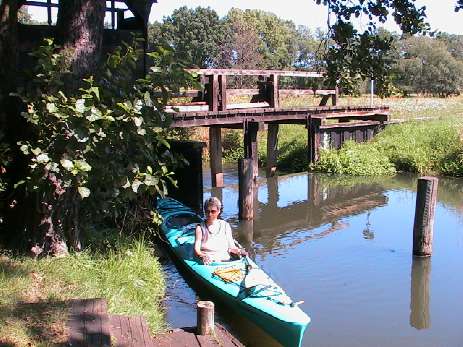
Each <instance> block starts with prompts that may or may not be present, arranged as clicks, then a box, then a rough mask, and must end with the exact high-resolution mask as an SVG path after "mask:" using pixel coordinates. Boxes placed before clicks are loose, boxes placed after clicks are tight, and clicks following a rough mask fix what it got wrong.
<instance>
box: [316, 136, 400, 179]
mask: <svg viewBox="0 0 463 347" xmlns="http://www.w3.org/2000/svg"><path fill="white" fill-rule="evenodd" d="M312 169H313V170H314V171H320V172H327V173H332V174H347V175H353V176H374V175H377V176H379V175H393V174H395V172H396V170H395V168H394V165H393V164H392V163H391V162H390V161H389V158H388V157H387V155H386V154H385V153H384V152H383V151H381V150H380V149H379V148H377V147H376V146H374V145H372V144H370V143H367V144H358V143H355V142H353V141H347V142H346V143H344V145H343V146H342V148H341V149H340V150H322V151H321V153H320V160H319V161H318V162H317V163H316V164H315V165H313V166H312Z"/></svg>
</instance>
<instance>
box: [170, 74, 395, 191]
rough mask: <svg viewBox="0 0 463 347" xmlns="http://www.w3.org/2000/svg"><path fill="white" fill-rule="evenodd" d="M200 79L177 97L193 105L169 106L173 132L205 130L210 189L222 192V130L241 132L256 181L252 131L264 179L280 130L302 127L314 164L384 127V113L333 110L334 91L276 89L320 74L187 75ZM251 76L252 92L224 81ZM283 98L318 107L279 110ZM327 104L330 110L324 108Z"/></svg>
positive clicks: (271, 169)
mask: <svg viewBox="0 0 463 347" xmlns="http://www.w3.org/2000/svg"><path fill="white" fill-rule="evenodd" d="M192 72H195V73H197V74H199V75H200V76H201V83H202V84H201V85H202V87H201V89H200V90H189V91H184V92H182V93H178V94H176V95H175V96H177V97H192V98H193V101H192V102H188V103H186V104H185V103H184V104H177V105H175V106H170V107H169V109H168V110H170V112H172V117H173V122H172V124H171V126H172V127H180V128H182V127H183V128H185V127H194V126H203V127H209V153H210V159H211V161H210V162H211V176H212V185H213V186H218V187H220V186H223V173H222V143H221V141H222V140H221V128H241V129H243V130H244V152H245V157H246V158H252V159H253V162H254V173H255V174H254V175H255V176H256V175H257V131H258V130H259V129H264V128H267V129H268V133H267V176H273V174H274V172H275V170H276V160H277V147H278V141H277V136H278V126H279V124H303V125H304V126H306V128H307V129H308V139H309V141H308V148H309V151H308V157H309V160H310V161H311V162H314V161H316V160H318V157H319V149H320V147H327V146H330V147H333V148H339V147H340V146H341V145H342V143H343V142H344V141H346V140H354V141H357V142H361V141H367V140H369V139H371V138H372V137H373V136H374V134H376V133H377V132H378V131H379V130H380V129H382V128H383V127H384V125H385V124H387V123H388V121H389V116H388V115H389V109H388V108H387V107H366V106H359V107H341V106H336V101H337V89H336V88H334V89H323V90H319V89H315V88H313V89H302V90H301V89H298V90H296V89H280V88H279V78H281V77H284V78H286V77H291V78H301V77H302V78H320V77H323V75H322V74H320V73H315V72H304V71H281V70H236V69H230V70H225V69H203V70H200V69H199V70H192ZM228 76H233V78H236V77H240V78H241V77H243V76H254V78H258V81H257V84H258V88H257V89H229V88H228V85H227V77H228ZM230 95H235V96H236V95H247V96H250V97H251V102H250V103H245V104H231V103H229V102H228V98H229V96H230ZM282 95H320V96H321V100H320V103H319V105H318V106H305V107H301V108H284V107H281V101H282V100H280V96H282ZM330 99H331V103H332V104H333V106H327V103H328V101H329V100H330Z"/></svg>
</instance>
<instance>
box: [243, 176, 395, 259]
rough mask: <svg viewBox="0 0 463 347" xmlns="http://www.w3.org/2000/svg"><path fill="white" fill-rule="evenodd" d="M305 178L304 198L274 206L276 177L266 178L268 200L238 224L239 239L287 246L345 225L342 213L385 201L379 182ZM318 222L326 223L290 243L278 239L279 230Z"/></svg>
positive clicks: (365, 209)
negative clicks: (327, 181) (343, 182)
mask: <svg viewBox="0 0 463 347" xmlns="http://www.w3.org/2000/svg"><path fill="white" fill-rule="evenodd" d="M308 180H309V182H308V183H309V184H308V187H309V189H308V199H307V201H304V202H296V203H294V204H291V205H288V206H285V207H278V205H277V203H278V200H279V194H278V178H269V179H267V188H268V202H267V203H266V204H263V203H260V204H259V206H258V208H259V214H258V215H257V217H256V218H255V219H254V220H253V221H252V222H243V223H242V224H241V227H240V234H241V239H242V240H244V241H245V243H246V244H248V245H249V244H250V242H251V241H252V238H253V237H256V236H258V238H259V243H261V244H262V245H263V246H264V248H265V249H266V250H269V249H272V250H277V249H281V248H291V247H293V246H295V245H296V244H298V243H302V242H304V241H306V240H308V239H313V238H321V237H324V236H326V235H328V234H331V233H333V232H335V231H338V230H341V229H343V228H344V227H345V226H346V225H345V224H343V223H342V222H341V221H340V220H341V219H342V218H343V217H347V216H352V215H357V214H362V213H366V212H368V211H370V210H372V209H374V208H376V207H380V206H384V205H386V203H387V197H386V196H385V195H384V194H383V192H384V188H383V187H382V186H381V185H379V184H374V183H372V184H358V185H355V186H351V187H348V186H342V185H337V186H328V185H322V183H321V182H320V177H319V176H318V175H309V176H308ZM256 200H257V199H256ZM322 225H329V226H328V227H327V228H326V230H324V231H322V232H320V233H318V234H314V233H304V235H305V236H301V237H299V238H295V239H294V241H292V242H290V243H287V242H285V243H284V244H282V243H281V242H280V241H279V237H278V236H279V235H281V234H284V233H288V232H293V231H298V230H304V231H307V230H312V229H316V228H318V227H320V226H322Z"/></svg>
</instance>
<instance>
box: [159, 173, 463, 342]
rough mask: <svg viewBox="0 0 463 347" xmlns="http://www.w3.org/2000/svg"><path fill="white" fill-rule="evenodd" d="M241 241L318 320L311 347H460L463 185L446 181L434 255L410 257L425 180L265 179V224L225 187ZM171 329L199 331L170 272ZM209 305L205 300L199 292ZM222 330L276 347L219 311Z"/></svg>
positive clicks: (231, 181) (233, 184)
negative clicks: (243, 218)
mask: <svg viewBox="0 0 463 347" xmlns="http://www.w3.org/2000/svg"><path fill="white" fill-rule="evenodd" d="M204 179H205V182H204V184H205V187H206V192H205V198H206V197H208V196H210V195H211V194H212V195H214V196H218V197H219V198H221V199H222V200H223V202H224V213H223V215H222V217H223V218H224V219H226V220H227V221H229V222H230V223H231V225H232V228H233V230H234V234H235V237H236V238H237V239H238V240H239V241H240V242H241V243H242V244H243V246H245V247H246V248H247V249H248V250H249V251H250V253H251V255H252V257H253V258H255V261H256V262H257V264H259V265H260V266H261V267H262V268H263V269H264V270H265V271H266V272H267V273H268V274H269V275H270V276H271V277H272V278H273V279H274V280H275V281H276V282H277V283H279V284H280V285H281V286H282V287H283V288H284V289H285V290H286V291H287V293H288V294H289V295H290V296H291V297H292V298H293V300H295V301H298V300H304V303H303V304H302V305H301V307H302V309H303V310H304V311H305V312H307V314H308V315H309V316H310V317H311V318H312V323H311V324H310V325H309V327H308V329H307V331H306V333H305V336H304V342H303V345H304V346H313V347H318V346H345V347H350V346H352V347H353V346H452V347H453V346H456V347H458V346H462V347H463V329H462V327H461V325H462V324H461V321H462V318H463V180H461V179H443V178H442V179H440V181H439V194H438V205H437V209H436V216H435V224H434V244H433V256H432V257H431V258H430V259H414V258H413V256H412V235H413V219H414V211H415V199H416V177H414V176H405V175H399V176H396V177H394V178H381V179H365V178H362V179H358V178H357V179H352V178H348V177H337V178H332V177H331V178H330V177H328V176H323V175H307V174H296V175H288V176H281V177H278V178H275V179H269V180H268V181H267V180H266V179H261V180H259V189H258V192H257V198H258V204H257V206H256V207H255V220H254V221H253V222H247V223H240V222H239V221H238V218H237V214H238V207H237V199H238V185H237V181H238V180H237V176H236V172H235V171H234V170H231V171H230V172H226V174H225V184H226V187H225V188H222V189H211V188H210V179H209V177H207V170H205V178H204ZM165 268H166V271H167V272H168V299H167V308H168V311H167V320H168V321H169V323H170V324H171V325H172V326H174V327H182V326H195V325H196V311H195V302H196V300H197V297H196V293H195V291H193V290H192V289H191V288H190V287H189V285H188V284H187V283H186V282H185V280H184V279H183V277H182V276H181V275H180V274H179V273H178V272H177V270H176V268H175V266H174V265H173V264H172V263H170V262H169V263H167V264H166V265H165ZM198 295H199V296H204V295H205V294H203V293H201V292H198ZM217 311H218V312H217V313H216V320H217V321H219V322H221V323H222V324H224V325H225V326H227V327H228V328H229V329H230V330H231V331H232V332H234V333H235V334H236V335H237V336H238V338H239V339H240V340H241V341H242V342H243V343H245V344H246V345H248V346H278V344H277V343H276V342H274V341H273V340H272V339H271V338H270V337H269V336H267V335H266V334H265V333H264V332H262V331H261V330H260V329H259V328H257V327H255V326H254V325H253V324H252V323H251V322H248V321H244V320H243V319H242V318H240V317H238V316H236V315H234V314H233V313H232V312H231V311H230V310H229V309H228V308H226V307H225V308H223V307H219V308H218V310H217Z"/></svg>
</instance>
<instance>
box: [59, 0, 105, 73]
mask: <svg viewBox="0 0 463 347" xmlns="http://www.w3.org/2000/svg"><path fill="white" fill-rule="evenodd" d="M105 8H106V2H105V1H103V0H97V1H95V0H66V1H60V2H59V10H58V18H57V22H56V39H57V43H58V44H60V45H61V46H62V49H63V50H64V51H65V55H66V57H67V63H68V64H69V66H70V67H71V70H72V71H73V73H74V74H76V75H78V76H84V75H86V74H89V73H92V72H93V71H94V70H95V68H96V66H97V64H98V62H99V58H100V55H101V48H102V43H103V31H104V16H105Z"/></svg>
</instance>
